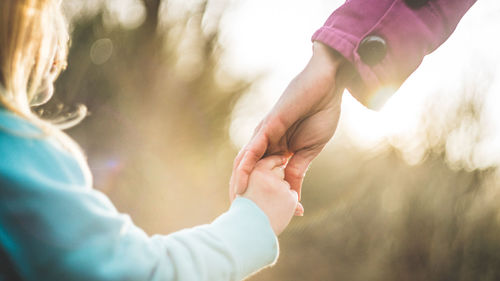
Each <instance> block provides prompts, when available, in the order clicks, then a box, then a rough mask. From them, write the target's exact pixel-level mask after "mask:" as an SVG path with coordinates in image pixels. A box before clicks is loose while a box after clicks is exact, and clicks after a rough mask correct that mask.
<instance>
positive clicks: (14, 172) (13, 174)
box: [0, 131, 278, 281]
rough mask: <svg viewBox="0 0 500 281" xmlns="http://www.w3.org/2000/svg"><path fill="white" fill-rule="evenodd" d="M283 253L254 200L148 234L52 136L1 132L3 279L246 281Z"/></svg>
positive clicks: (0, 258) (0, 275)
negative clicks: (208, 219)
mask: <svg viewBox="0 0 500 281" xmlns="http://www.w3.org/2000/svg"><path fill="white" fill-rule="evenodd" d="M277 255H278V244H277V240H276V236H275V235H274V233H273V229H272V228H271V225H270V224H269V220H268V218H267V216H266V215H265V214H264V212H262V211H261V210H260V209H259V207H257V205H256V204H254V203H253V202H252V201H251V200H248V199H246V198H239V199H238V200H235V202H233V204H232V206H231V208H230V210H229V211H228V212H226V213H225V214H222V215H221V216H220V217H218V218H217V219H216V220H215V221H214V222H213V223H211V224H209V225H204V226H199V227H195V228H192V229H185V230H182V231H179V232H176V233H173V234H171V235H167V236H161V235H157V236H153V237H149V236H148V235H146V234H145V233H144V232H143V231H142V230H141V229H140V228H138V227H136V226H135V225H134V224H133V223H132V222H131V220H130V218H129V217H128V216H126V215H123V214H119V213H118V212H117V211H116V210H115V208H114V207H113V205H112V204H111V202H110V201H109V200H108V198H107V197H106V196H105V195H104V194H102V193H100V192H98V191H96V190H93V189H91V188H90V186H89V185H88V183H85V182H84V180H83V177H82V175H81V170H80V169H79V166H78V164H77V163H76V161H75V160H74V159H73V158H72V157H71V156H70V155H67V154H66V153H65V152H64V151H62V150H60V149H59V148H57V147H55V146H54V145H53V144H52V142H49V141H47V140H43V139H42V140H36V139H25V138H22V137H17V136H13V135H9V134H6V133H2V131H0V261H2V264H1V265H0V279H2V280H3V279H6V280H13V279H22V280H73V281H78V280H141V281H147V280H183V281H189V280H217V281H223V280H240V279H242V278H244V277H246V276H247V275H249V274H251V273H253V272H255V271H257V270H259V269H260V268H262V267H264V266H267V265H269V264H272V263H273V262H274V261H275V259H276V257H277ZM4 261H5V262H4ZM7 267H10V269H9V270H4V269H6V268H7ZM7 272H9V273H7ZM7 274H9V276H4V275H7ZM11 275H12V276H11ZM15 275H17V276H15ZM3 277H5V278H3ZM16 277H17V278H16Z"/></svg>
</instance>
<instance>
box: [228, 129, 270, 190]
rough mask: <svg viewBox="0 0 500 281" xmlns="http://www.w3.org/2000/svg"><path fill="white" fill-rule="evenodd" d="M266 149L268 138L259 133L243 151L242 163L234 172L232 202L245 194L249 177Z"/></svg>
mask: <svg viewBox="0 0 500 281" xmlns="http://www.w3.org/2000/svg"><path fill="white" fill-rule="evenodd" d="M266 149H267V138H266V137H265V135H264V134H261V133H258V134H257V135H256V136H255V137H254V138H253V139H252V140H251V141H250V143H249V144H248V145H247V146H246V147H245V149H244V150H243V151H242V158H241V161H240V163H239V164H238V166H237V167H236V170H234V172H233V176H234V179H233V182H232V184H233V193H232V198H231V199H232V200H233V199H234V197H236V195H237V194H242V193H244V192H245V190H246V188H247V185H248V177H249V176H250V173H251V172H252V170H253V168H254V167H255V164H256V163H257V161H259V159H260V158H262V156H263V155H264V153H265V152H266Z"/></svg>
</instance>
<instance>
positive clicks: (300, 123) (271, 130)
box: [229, 42, 352, 211]
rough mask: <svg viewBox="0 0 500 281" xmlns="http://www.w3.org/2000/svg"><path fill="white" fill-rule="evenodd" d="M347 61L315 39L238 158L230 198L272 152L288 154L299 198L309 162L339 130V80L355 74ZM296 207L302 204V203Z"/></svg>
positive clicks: (292, 183)
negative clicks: (309, 53) (300, 67)
mask: <svg viewBox="0 0 500 281" xmlns="http://www.w3.org/2000/svg"><path fill="white" fill-rule="evenodd" d="M346 62H347V61H346V60H345V59H344V58H343V57H342V56H341V55H339V54H338V53H336V52H334V51H333V50H332V49H330V48H329V47H327V46H326V45H323V44H322V43H319V42H314V44H313V56H312V57H311V59H310V61H309V63H308V64H307V66H306V67H305V69H304V70H303V71H302V72H301V73H299V75H297V77H295V79H293V80H292V81H291V82H290V84H289V85H288V87H287V88H286V90H285V92H284V93H283V94H282V96H281V97H280V99H279V100H278V102H277V103H276V105H275V106H274V108H273V109H272V110H271V112H269V114H268V115H267V116H266V117H265V118H264V120H263V121H262V122H261V123H260V124H259V125H258V127H257V128H256V129H255V132H254V135H253V137H252V139H251V140H250V142H249V143H248V144H247V145H246V146H245V147H244V148H243V149H242V150H241V151H240V152H239V154H238V156H237V157H236V159H235V160H234V165H233V174H232V177H231V182H230V191H229V192H230V198H231V200H233V199H234V198H235V196H236V195H237V194H242V193H244V192H245V190H246V188H247V185H248V184H249V176H250V174H251V173H252V170H254V169H256V168H257V163H258V162H257V161H258V160H259V159H261V158H262V157H263V156H265V155H273V154H276V155H288V156H289V157H290V159H289V162H288V165H287V166H286V169H285V171H284V173H285V180H286V181H287V182H288V183H289V184H290V186H291V189H292V190H294V191H296V192H297V194H298V196H299V200H300V191H301V186H302V181H303V179H304V175H305V172H306V170H307V168H308V167H309V164H310V163H311V161H312V160H313V159H314V158H315V157H316V156H317V155H318V154H319V153H320V152H321V150H322V149H323V147H324V146H325V145H326V143H327V142H328V141H329V140H330V139H331V137H332V136H333V134H334V132H335V129H336V128H337V123H338V120H339V117H340V103H341V97H342V92H343V89H344V86H343V85H341V84H339V83H338V81H343V79H342V78H343V77H344V76H346V77H347V76H348V75H352V74H351V73H352V70H351V69H350V66H349V65H348V64H347V63H346ZM344 66H345V67H344ZM346 69H347V70H346ZM341 70H342V71H341ZM344 70H345V71H344ZM259 163H260V162H259ZM298 206H299V208H301V205H300V203H299V205H298ZM297 210H298V211H300V209H297ZM302 210H303V209H302Z"/></svg>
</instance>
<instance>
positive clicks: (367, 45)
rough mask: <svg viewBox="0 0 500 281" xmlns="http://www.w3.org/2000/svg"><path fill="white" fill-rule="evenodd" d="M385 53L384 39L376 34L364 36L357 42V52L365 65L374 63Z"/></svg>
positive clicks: (380, 59)
mask: <svg viewBox="0 0 500 281" xmlns="http://www.w3.org/2000/svg"><path fill="white" fill-rule="evenodd" d="M386 53H387V45H386V43H385V40H384V39H383V38H382V37H380V36H376V35H370V36H367V37H365V39H363V41H361V43H360V44H359V47H358V54H359V56H360V57H361V60H362V61H363V62H364V63H365V64H367V65H370V66H372V65H375V64H377V63H379V62H381V61H382V59H384V57H385V55H386Z"/></svg>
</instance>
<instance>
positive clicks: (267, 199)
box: [241, 155, 298, 235]
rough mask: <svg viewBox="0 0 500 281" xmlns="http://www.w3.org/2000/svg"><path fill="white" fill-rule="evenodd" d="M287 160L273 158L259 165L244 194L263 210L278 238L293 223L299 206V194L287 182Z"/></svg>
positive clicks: (251, 176) (280, 157)
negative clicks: (285, 167)
mask: <svg viewBox="0 0 500 281" xmlns="http://www.w3.org/2000/svg"><path fill="white" fill-rule="evenodd" d="M286 160H287V158H286V157H284V156H279V155H273V156H269V157H266V158H264V159H262V160H260V161H259V162H257V164H256V165H255V168H254V169H253V171H252V172H251V174H250V177H249V180H248V187H247V189H246V191H245V192H244V193H243V194H242V195H241V196H243V197H245V198H248V199H250V200H252V201H253V202H254V203H255V204H257V206H259V208H260V209H261V210H262V211H264V213H265V214H266V215H267V217H268V218H269V221H270V222H271V226H272V228H273V230H274V233H275V234H276V235H279V234H280V233H281V232H282V231H283V230H284V229H285V228H286V226H287V225H288V224H289V223H290V220H291V219H292V217H293V215H294V212H295V209H296V208H297V204H298V195H297V192H296V191H295V190H292V189H290V185H289V184H288V182H286V181H285V180H284V177H285V171H284V165H285V164H286Z"/></svg>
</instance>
